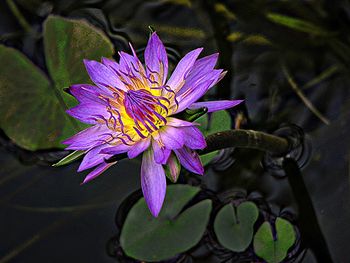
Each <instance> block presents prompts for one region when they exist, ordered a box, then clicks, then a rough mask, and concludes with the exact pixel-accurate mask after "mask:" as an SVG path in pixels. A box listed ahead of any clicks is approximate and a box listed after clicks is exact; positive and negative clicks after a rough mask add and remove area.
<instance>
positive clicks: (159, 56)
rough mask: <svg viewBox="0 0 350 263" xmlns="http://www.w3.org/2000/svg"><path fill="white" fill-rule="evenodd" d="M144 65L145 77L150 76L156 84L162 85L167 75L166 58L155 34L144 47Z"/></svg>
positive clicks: (162, 46)
mask: <svg viewBox="0 0 350 263" xmlns="http://www.w3.org/2000/svg"><path fill="white" fill-rule="evenodd" d="M145 64H146V72H147V75H152V76H153V77H154V79H155V81H156V82H158V83H159V84H160V85H163V84H164V83H165V81H166V78H167V75H168V57H167V53H166V50H165V47H164V45H163V43H162V41H161V40H160V39H159V37H158V35H157V33H156V32H154V33H152V35H151V37H150V39H149V41H148V44H147V46H146V50H145ZM157 73H158V74H157Z"/></svg>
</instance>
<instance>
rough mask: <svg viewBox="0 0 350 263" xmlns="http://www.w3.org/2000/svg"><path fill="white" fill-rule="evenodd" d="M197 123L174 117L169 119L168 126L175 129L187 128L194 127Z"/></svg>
mask: <svg viewBox="0 0 350 263" xmlns="http://www.w3.org/2000/svg"><path fill="white" fill-rule="evenodd" d="M195 124H196V123H193V122H189V121H184V120H180V119H176V118H174V117H168V118H167V123H166V125H169V126H173V127H187V126H193V125H195Z"/></svg>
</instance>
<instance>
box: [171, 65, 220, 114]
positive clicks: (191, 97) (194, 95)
mask: <svg viewBox="0 0 350 263" xmlns="http://www.w3.org/2000/svg"><path fill="white" fill-rule="evenodd" d="M221 73H222V70H213V71H212V72H211V73H210V74H208V75H207V76H206V78H205V79H204V80H203V82H200V83H198V84H197V83H196V84H193V85H191V86H188V85H187V84H185V85H186V86H184V87H183V89H185V90H186V91H185V92H183V93H181V94H180V95H178V96H176V99H177V101H178V103H179V107H178V109H177V110H176V112H175V113H178V112H181V111H183V110H184V109H186V108H187V107H188V106H190V105H191V104H193V103H194V102H196V101H197V100H198V99H200V98H201V97H202V96H203V95H204V94H205V93H206V92H207V91H208V90H209V89H210V88H211V87H212V86H214V85H215V84H216V83H217V82H218V80H219V78H220V76H221Z"/></svg>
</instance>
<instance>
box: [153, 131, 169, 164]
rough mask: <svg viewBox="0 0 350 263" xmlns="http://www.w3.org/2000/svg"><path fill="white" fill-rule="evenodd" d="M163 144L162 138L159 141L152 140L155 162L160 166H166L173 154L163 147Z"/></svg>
mask: <svg viewBox="0 0 350 263" xmlns="http://www.w3.org/2000/svg"><path fill="white" fill-rule="evenodd" d="M156 138H157V137H156ZM162 144H163V142H162V141H161V139H160V136H158V138H157V139H152V149H153V154H154V160H155V162H156V163H159V164H165V163H166V162H167V160H168V158H169V155H170V153H171V150H169V149H167V148H166V147H165V146H161V145H162Z"/></svg>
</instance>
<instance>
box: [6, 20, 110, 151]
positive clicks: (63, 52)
mask: <svg viewBox="0 0 350 263" xmlns="http://www.w3.org/2000/svg"><path fill="white" fill-rule="evenodd" d="M43 39H44V44H45V54H46V56H45V57H46V62H47V67H48V70H49V72H50V76H51V79H52V80H53V83H51V81H50V80H49V78H48V77H46V76H45V74H44V73H43V72H42V71H41V70H40V69H39V68H37V67H36V66H35V65H34V64H33V63H32V62H31V61H30V60H29V59H28V58H26V57H25V55H23V54H22V53H21V52H20V51H17V50H15V49H13V48H8V47H5V46H3V45H1V46H0V66H1V68H2V70H1V72H0V93H1V94H2V96H1V98H0V104H1V108H0V115H1V116H0V123H1V127H2V129H3V130H4V131H5V133H6V135H7V136H9V137H10V138H11V139H12V140H13V141H15V142H16V143H17V144H18V145H19V146H21V147H23V148H25V149H27V150H39V149H48V148H62V147H63V145H62V144H61V143H60V142H61V141H62V140H63V139H65V138H67V137H69V136H71V135H73V134H74V133H75V132H77V131H79V130H81V129H82V128H83V127H86V126H85V125H83V124H81V123H78V122H76V121H75V120H74V119H73V118H71V117H69V116H68V115H67V114H66V113H65V110H66V109H68V108H69V107H72V106H73V105H75V104H76V101H75V99H74V98H73V97H72V96H70V95H69V94H67V93H66V92H64V88H66V87H68V86H69V85H71V84H79V83H89V82H90V80H89V77H88V75H87V73H86V70H85V69H84V65H83V59H84V58H89V59H96V60H99V59H100V58H101V56H105V57H111V56H112V54H113V47H112V44H111V42H110V41H109V40H108V39H107V37H106V36H105V35H104V34H103V33H102V32H100V31H98V30H97V29H96V28H94V27H92V26H91V25H89V24H87V23H86V22H83V21H77V20H70V19H65V18H62V17H58V16H50V17H49V18H48V19H47V20H46V22H45V24H44V34H43Z"/></svg>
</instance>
